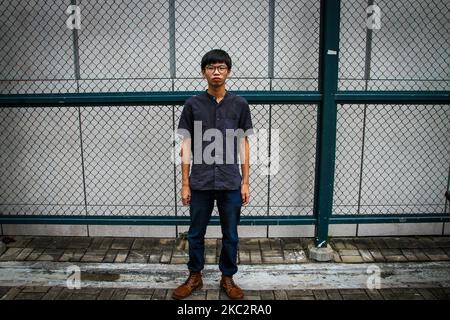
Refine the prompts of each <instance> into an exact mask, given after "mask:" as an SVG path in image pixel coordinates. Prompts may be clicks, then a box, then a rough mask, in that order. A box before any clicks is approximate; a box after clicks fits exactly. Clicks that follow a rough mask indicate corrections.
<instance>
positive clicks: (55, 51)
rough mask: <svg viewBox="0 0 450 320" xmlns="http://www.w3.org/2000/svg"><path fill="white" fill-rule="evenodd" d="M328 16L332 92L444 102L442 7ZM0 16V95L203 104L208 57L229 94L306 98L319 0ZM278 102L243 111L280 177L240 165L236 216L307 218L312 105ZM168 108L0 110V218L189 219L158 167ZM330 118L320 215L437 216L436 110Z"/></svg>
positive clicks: (441, 163)
mask: <svg viewBox="0 0 450 320" xmlns="http://www.w3.org/2000/svg"><path fill="white" fill-rule="evenodd" d="M340 7H341V12H340V34H339V36H340V42H339V63H338V90H340V91H346V90H347V91H348V90H358V91H372V92H373V91H379V90H411V91H412V90H423V91H425V90H427V91H437V90H440V91H442V90H446V91H448V90H449V88H450V85H449V84H450V81H449V80H450V79H449V72H448V54H447V52H448V49H449V41H448V40H449V36H448V32H447V31H448V30H447V29H448V28H447V25H448V20H449V10H448V9H449V3H448V2H446V1H438V0H434V1H427V2H423V1H419V0H414V1H408V2H401V3H400V2H398V1H393V0H389V1H377V2H376V3H374V1H372V0H369V1H357V2H355V1H349V0H341V1H340ZM0 12H2V13H1V16H0V94H1V95H6V94H14V95H17V94H36V95H38V94H47V93H59V94H79V95H83V94H92V93H102V92H103V93H104V92H129V93H135V92H179V91H190V90H204V89H205V88H206V86H205V81H204V79H203V78H202V76H201V73H200V59H201V57H202V55H203V54H204V53H205V52H207V51H209V50H210V49H212V48H223V49H225V50H227V51H228V52H229V53H230V55H231V56H232V58H233V68H232V74H231V77H230V78H229V80H228V88H229V89H230V90H231V91H235V90H239V91H253V90H258V91H263V92H267V93H269V92H271V91H282V92H283V91H284V92H286V94H287V92H288V91H289V92H292V91H295V92H304V91H305V92H307V93H308V92H310V93H314V92H315V93H317V92H318V91H319V84H320V79H319V71H320V70H319V69H320V68H319V62H320V50H321V48H320V46H321V45H320V29H321V25H320V21H321V20H320V19H321V7H320V1H314V0H300V1H287V0H283V1H281V0H280V1H278V0H277V1H275V0H267V1H259V0H252V1H241V0H234V1H214V2H212V1H199V0H195V1H184V0H177V1H175V0H152V1H144V0H131V1H125V0H122V1H113V0H110V1H99V0H95V1H87V0H66V1H63V2H62V1H44V0H34V1H26V2H25V1H18V0H10V1H2V2H0ZM78 24H79V25H78ZM319 93H320V92H319ZM281 100H282V99H281ZM281 100H280V102H279V103H274V104H269V103H259V104H252V105H251V112H252V117H253V124H254V127H255V128H256V129H260V130H267V131H268V132H269V133H270V134H269V138H268V139H269V140H268V142H269V143H267V145H269V146H270V145H273V144H274V143H276V141H275V140H274V139H275V138H276V137H278V139H279V140H278V141H279V144H278V147H279V148H278V150H279V170H277V172H276V173H274V174H272V175H261V174H258V165H255V166H252V170H251V176H250V180H251V181H252V202H251V204H250V206H249V207H245V208H243V215H244V216H245V215H247V216H311V215H312V214H313V211H314V200H315V192H316V191H315V190H316V187H317V186H316V183H317V182H316V179H315V177H316V171H317V165H316V163H317V161H318V159H317V150H316V149H317V147H316V142H317V139H318V137H317V132H318V131H319V130H320V128H319V126H318V123H319V122H318V114H319V113H320V103H319V104H317V103H318V102H314V103H308V104H302V103H290V104H284V103H282V101H281ZM181 109H182V106H181V105H170V104H169V103H168V104H167V105H148V104H142V105H126V106H107V105H102V106H98V105H96V106H94V105H83V106H75V107H74V106H62V107H54V106H41V107H24V106H19V107H17V106H14V107H13V106H10V105H7V104H4V105H2V106H1V109H0V130H1V132H0V144H1V146H2V147H1V148H2V152H1V154H0V163H1V164H0V165H1V169H0V214H1V215H68V216H69V215H80V216H82V215H87V216H104V215H106V216H149V215H150V216H187V215H188V208H187V207H183V206H182V205H181V201H180V198H179V191H180V190H179V187H180V186H179V184H180V181H181V173H180V167H179V166H178V165H176V164H174V162H173V161H171V159H172V157H173V156H176V155H175V151H174V150H173V149H172V140H171V139H172V133H173V132H174V130H175V128H176V126H177V125H178V121H179V117H180V114H181ZM337 112H338V117H337V140H336V144H337V147H336V172H335V179H334V203H333V213H334V214H336V215H342V214H353V215H364V214H372V213H373V214H375V213H376V214H395V213H442V212H445V197H444V194H445V191H446V190H447V187H448V167H449V165H448V163H449V158H448V146H449V145H450V143H449V142H450V141H449V128H448V123H449V117H450V116H449V108H448V104H427V105H416V104H413V105H408V104H400V105H391V104H386V105H380V104H363V103H355V104H342V105H338V106H337ZM267 152H269V153H270V150H268V151H267Z"/></svg>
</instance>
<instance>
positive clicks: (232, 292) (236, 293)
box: [220, 276, 244, 300]
mask: <svg viewBox="0 0 450 320" xmlns="http://www.w3.org/2000/svg"><path fill="white" fill-rule="evenodd" d="M220 287H221V288H222V289H223V290H224V291H225V293H226V294H227V296H228V298H230V299H233V300H236V299H242V298H244V292H242V289H241V288H239V286H238V285H237V284H235V283H234V281H233V277H227V276H222V279H221V280H220Z"/></svg>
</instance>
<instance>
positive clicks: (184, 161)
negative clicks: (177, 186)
mask: <svg viewBox="0 0 450 320" xmlns="http://www.w3.org/2000/svg"><path fill="white" fill-rule="evenodd" d="M180 155H181V181H182V183H181V184H182V185H183V186H189V170H190V168H191V139H184V140H183V142H182V143H181V153H180Z"/></svg>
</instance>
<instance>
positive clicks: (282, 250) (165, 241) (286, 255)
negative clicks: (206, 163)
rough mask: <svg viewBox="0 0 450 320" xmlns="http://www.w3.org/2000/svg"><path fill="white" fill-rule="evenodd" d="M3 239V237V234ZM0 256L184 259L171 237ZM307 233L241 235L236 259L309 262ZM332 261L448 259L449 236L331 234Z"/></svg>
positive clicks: (43, 244)
mask: <svg viewBox="0 0 450 320" xmlns="http://www.w3.org/2000/svg"><path fill="white" fill-rule="evenodd" d="M5 238H6V239H5ZM8 238H11V239H13V240H14V242H11V243H7V245H6V247H7V250H6V251H5V252H4V253H3V254H1V255H0V261H59V262H104V263H114V262H125V263H127V262H129V263H168V264H185V263H187V260H188V246H187V242H186V241H185V240H180V239H173V238H161V239H159V238H111V237H51V236H12V237H5V236H3V239H5V240H6V241H8ZM312 243H313V240H312V239H311V238H270V239H267V238H255V239H253V238H252V239H247V238H244V239H241V240H240V247H239V257H238V259H239V263H240V264H274V263H276V264H283V263H293V264H295V263H311V262H313V261H311V260H310V259H309V258H308V255H307V248H308V245H309V244H312ZM329 244H330V245H331V247H332V248H333V249H334V250H335V254H334V262H344V263H363V262H408V261H409V262H427V261H450V237H371V238H333V239H330V242H329ZM220 247H221V240H218V239H206V241H205V261H206V263H207V264H217V263H218V259H219V254H220Z"/></svg>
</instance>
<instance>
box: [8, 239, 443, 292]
mask: <svg viewBox="0 0 450 320" xmlns="http://www.w3.org/2000/svg"><path fill="white" fill-rule="evenodd" d="M3 240H4V241H5V242H8V243H7V244H6V251H5V252H4V253H3V254H1V255H0V262H9V261H16V262H20V261H24V262H25V261H39V262H45V261H48V262H77V263H148V264H156V263H159V264H185V263H186V262H187V259H188V255H187V252H188V251H187V249H188V248H187V242H186V241H185V240H180V239H173V238H170V239H156V238H112V237H51V236H11V237H6V236H3ZM10 240H13V242H9V241H10ZM311 243H313V239H311V238H270V239H267V238H257V239H246V238H244V239H241V240H240V251H239V263H240V264H242V265H270V264H302V263H314V261H311V260H310V259H309V258H308V256H307V247H308V245H309V244H311ZM329 243H330V245H331V247H332V248H333V249H334V250H335V254H334V261H333V262H337V263H343V264H349V263H350V264H352V263H356V264H358V263H371V262H372V263H391V262H405V263H406V262H417V263H421V262H435V261H450V237H371V238H332V239H330V242H329ZM205 246H206V250H205V257H206V263H207V264H217V263H218V257H219V252H220V247H221V241H220V240H217V239H207V240H206V243H205ZM171 292H172V290H171V289H158V288H156V289H137V288H133V289H130V288H81V289H78V290H70V289H68V288H65V287H55V286H53V287H51V286H19V287H8V286H3V287H0V298H1V299H4V300H11V299H14V300H16V299H33V300H34V299H63V300H66V299H70V300H72V299H101V300H109V299H112V300H115V299H120V300H127V299H133V300H142V299H144V300H145V299H151V300H161V299H171V298H170V294H171ZM245 294H246V299H248V300H297V299H299V300H322V299H325V300H327V299H332V300H356V299H364V300H369V299H375V300H393V299H408V300H412V299H419V300H423V299H426V300H428V299H439V300H441V299H447V300H448V299H449V298H450V288H443V287H441V288H437V287H429V288H426V287H421V288H389V289H387V288H386V289H384V288H383V289H380V290H369V289H327V290H246V291H245ZM189 299H192V300H211V299H213V300H214V299H220V300H226V299H227V297H226V296H225V295H224V294H223V292H221V291H220V290H218V289H203V290H200V291H198V292H196V293H195V294H193V295H192V296H191V297H190V298H189Z"/></svg>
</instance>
